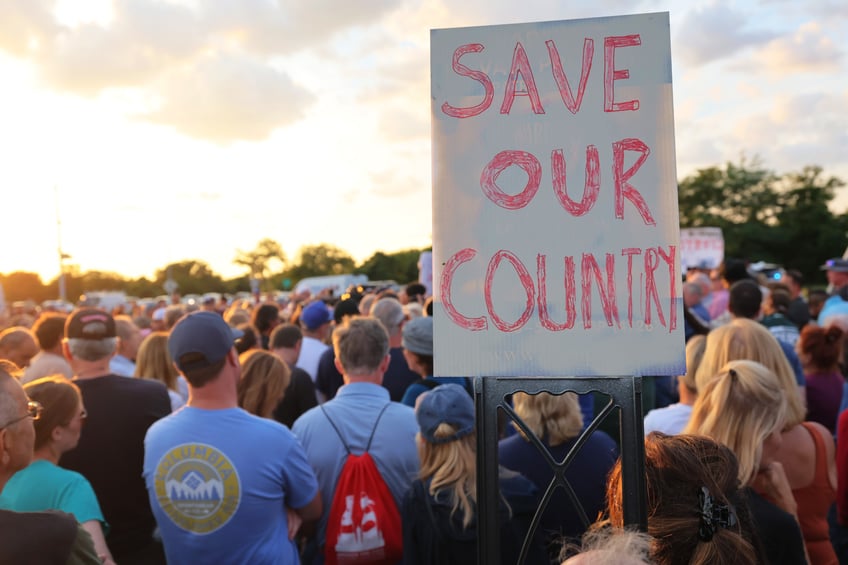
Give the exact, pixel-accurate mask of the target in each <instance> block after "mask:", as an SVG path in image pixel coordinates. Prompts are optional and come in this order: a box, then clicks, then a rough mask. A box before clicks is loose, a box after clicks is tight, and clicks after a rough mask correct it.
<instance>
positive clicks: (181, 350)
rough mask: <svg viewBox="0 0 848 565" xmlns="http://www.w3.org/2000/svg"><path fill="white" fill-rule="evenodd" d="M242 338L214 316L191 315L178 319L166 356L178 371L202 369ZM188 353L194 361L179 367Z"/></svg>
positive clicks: (227, 351)
mask: <svg viewBox="0 0 848 565" xmlns="http://www.w3.org/2000/svg"><path fill="white" fill-rule="evenodd" d="M243 335H244V332H242V331H241V330H237V329H235V328H231V327H230V326H229V325H227V322H225V321H224V319H223V318H222V317H221V316H220V314H217V313H216V312H205V311H197V312H192V313H190V314H186V315H185V316H183V317H182V318H180V320H179V321H178V322H177V323H176V325H174V328H173V329H172V330H171V334H170V335H169V336H168V353H170V354H171V359H173V360H174V363H175V364H176V365H177V367H179V369H180V370H181V371H187V370H193V369H203V368H205V367H209V366H212V365H214V364H215V363H218V362H219V361H221V360H222V359H224V357H226V356H227V353H229V352H230V350H231V349H232V348H233V344H234V343H235V340H237V339H238V338H240V337H241V336H243ZM189 353H193V354H195V355H193V357H195V358H194V359H192V360H191V361H190V362H182V363H181V362H180V359H182V358H183V356H185V355H187V354H189Z"/></svg>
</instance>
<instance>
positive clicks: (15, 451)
mask: <svg viewBox="0 0 848 565" xmlns="http://www.w3.org/2000/svg"><path fill="white" fill-rule="evenodd" d="M17 373H18V371H17V367H15V366H14V365H12V364H11V363H9V362H8V361H0V426H2V427H0V454H2V457H0V491H2V490H3V487H4V486H5V485H6V483H7V482H8V481H9V479H10V478H11V477H12V475H14V474H15V473H16V472H18V471H20V470H21V469H23V468H24V467H26V466H27V465H29V463H30V461H32V451H33V447H34V446H35V428H34V427H33V424H32V418H30V417H28V415H29V411H28V409H27V402H28V399H27V395H26V393H25V392H24V387H22V386H21V383H19V382H18V379H17V378H16V375H17Z"/></svg>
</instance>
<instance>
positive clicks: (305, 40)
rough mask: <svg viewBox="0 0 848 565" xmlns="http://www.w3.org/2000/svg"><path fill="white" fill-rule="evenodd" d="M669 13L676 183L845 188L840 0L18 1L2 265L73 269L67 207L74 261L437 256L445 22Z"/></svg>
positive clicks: (103, 265)
mask: <svg viewBox="0 0 848 565" xmlns="http://www.w3.org/2000/svg"><path fill="white" fill-rule="evenodd" d="M684 6H685V8H684ZM656 11H670V20H671V41H672V62H673V77H674V101H675V128H676V144H677V158H678V161H677V171H678V178H683V177H684V176H686V175H687V174H691V173H692V172H694V171H695V170H696V169H697V168H699V167H704V166H710V165H717V164H721V163H723V162H725V161H728V160H732V161H737V160H738V159H739V158H740V156H741V155H743V154H744V155H746V156H747V157H755V156H758V157H759V158H760V159H761V160H762V162H763V164H764V165H765V166H767V167H769V168H771V169H774V170H776V171H777V172H778V173H783V172H788V171H793V170H798V169H800V168H801V167H802V166H803V165H806V164H818V165H821V166H823V167H824V169H825V173H827V174H830V175H837V176H840V177H842V178H843V179H846V180H848V160H846V158H845V157H846V154H848V152H846V149H848V112H846V107H848V61H846V55H845V47H844V38H845V37H846V36H848V2H844V1H841V0H806V1H801V0H796V1H793V0H785V1H782V0H762V1H759V2H754V1H741V0H740V1H736V2H720V1H712V2H706V1H692V2H670V1H642V2H635V1H632V0H628V1H623V0H620V1H619V0H595V1H593V2H585V1H564V0H556V1H555V0H548V1H543V0H523V1H521V2H515V1H513V0H465V1H463V2H451V1H448V0H441V1H439V0H417V1H415V0H357V1H355V2H353V1H350V0H311V1H304V0H277V1H274V0H210V1H203V0H159V1H153V0H85V1H79V0H54V1H51V0H5V1H4V2H2V3H0V76H2V77H3V79H2V88H0V152H1V153H2V156H3V158H2V165H0V187H2V203H3V204H2V208H1V209H2V211H3V213H2V216H3V220H2V222H0V238H2V244H1V245H2V252H0V273H9V272H12V271H16V270H24V271H34V272H37V273H39V274H40V275H41V276H42V277H43V279H44V280H45V281H47V280H51V279H53V278H55V277H56V275H57V274H58V259H57V239H58V237H57V236H58V234H57V221H56V218H57V208H58V210H59V211H60V215H61V238H62V246H63V248H64V250H65V252H66V253H68V254H69V255H70V256H71V259H70V260H69V263H73V264H76V265H79V267H80V268H81V269H82V270H83V271H85V270H102V271H115V272H118V273H121V274H123V275H126V276H133V277H137V276H142V275H143V276H152V275H153V272H154V271H155V270H156V269H158V268H160V267H163V266H165V265H166V264H168V263H170V262H175V261H179V260H183V259H200V260H203V261H206V262H207V263H209V264H210V266H211V267H212V268H213V269H214V270H215V271H216V272H218V273H219V274H221V275H223V276H225V277H231V276H236V275H239V274H241V272H242V271H241V270H240V267H238V266H236V265H234V264H233V263H232V259H233V257H234V256H235V254H236V252H237V249H243V250H248V249H252V248H253V247H254V246H255V245H256V244H257V242H258V241H259V240H260V239H262V238H265V237H270V238H272V239H275V240H277V241H279V242H280V243H281V244H282V246H283V248H284V249H285V251H286V253H287V254H288V255H289V256H290V257H291V258H294V257H295V256H296V253H297V250H298V249H299V248H300V247H301V246H302V245H305V244H317V243H323V242H326V243H330V244H333V245H336V246H338V247H341V248H342V249H344V250H346V251H348V252H349V253H350V254H351V255H353V256H354V257H355V258H356V259H357V260H363V259H365V258H367V257H368V256H370V255H371V254H372V253H373V252H374V251H377V250H383V251H389V252H391V251H397V250H400V249H405V248H420V247H425V246H428V245H430V244H431V235H432V231H433V230H432V214H431V162H430V153H431V151H430V60H429V53H430V46H429V39H430V29H431V28H445V27H459V26H472V25H474V26H476V25H490V24H506V23H519V22H528V21H546V20H562V19H572V18H585V17H596V16H608V15H619V14H626V13H640V12H656ZM448 64H449V62H448ZM838 207H839V211H843V210H844V209H845V208H846V207H848V197H845V195H841V196H840V199H839V200H838Z"/></svg>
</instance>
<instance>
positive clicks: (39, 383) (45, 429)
mask: <svg viewBox="0 0 848 565" xmlns="http://www.w3.org/2000/svg"><path fill="white" fill-rule="evenodd" d="M24 390H25V391H26V393H27V396H28V397H29V398H30V399H31V400H35V401H37V402H39V403H41V406H43V407H44V410H42V412H41V417H40V418H39V419H38V420H35V421H34V422H33V425H34V426H35V449H40V448H42V447H44V446H45V445H47V444H48V443H50V440H51V438H52V436H53V430H54V429H55V428H57V427H61V426H67V425H68V424H69V423H70V422H71V420H72V419H73V418H74V416H76V415H77V411H78V410H79V405H80V402H81V399H82V396H81V395H80V390H79V387H77V385H75V384H74V383H72V382H71V381H69V380H68V379H66V378H65V377H64V376H63V375H50V376H49V377H43V378H41V379H36V380H34V381H31V382H28V383H27V384H25V385H24Z"/></svg>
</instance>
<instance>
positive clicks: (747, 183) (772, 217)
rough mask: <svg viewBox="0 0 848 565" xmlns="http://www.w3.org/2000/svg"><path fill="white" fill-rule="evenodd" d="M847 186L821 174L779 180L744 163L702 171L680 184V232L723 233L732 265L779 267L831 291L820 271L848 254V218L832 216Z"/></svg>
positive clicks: (807, 171) (816, 170)
mask: <svg viewBox="0 0 848 565" xmlns="http://www.w3.org/2000/svg"><path fill="white" fill-rule="evenodd" d="M843 186H845V182H844V181H843V180H842V179H840V178H838V177H834V176H826V175H825V174H824V173H823V171H822V168H821V167H818V166H807V167H804V168H803V169H802V170H801V171H800V172H790V173H786V174H784V175H777V174H775V173H774V172H773V171H770V170H768V169H767V168H765V167H763V166H762V164H761V163H760V162H759V161H757V160H753V161H750V162H749V161H746V160H745V159H742V160H741V161H740V162H739V163H727V164H725V165H724V166H723V167H709V168H706V169H701V170H699V171H697V172H696V173H695V174H693V175H691V176H688V177H686V178H685V179H683V181H681V182H680V184H679V189H678V202H679V205H680V227H683V228H689V227H706V226H712V227H719V228H721V229H722V233H723V234H724V246H725V256H726V257H735V258H740V259H747V260H750V261H767V262H771V263H777V264H780V265H783V266H785V267H786V268H792V269H797V270H799V271H800V272H801V273H802V274H803V275H804V279H805V280H806V281H807V283H808V284H824V283H825V276H824V273H822V272H821V271H820V270H819V266H820V265H821V264H822V263H823V262H824V261H825V260H826V259H828V258H830V257H841V256H842V254H843V253H844V252H845V247H846V234H848V214H846V212H845V211H842V212H840V213H837V212H834V211H833V210H832V209H831V207H832V205H833V201H834V199H835V198H836V193H837V190H838V189H840V188H841V187H843Z"/></svg>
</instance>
